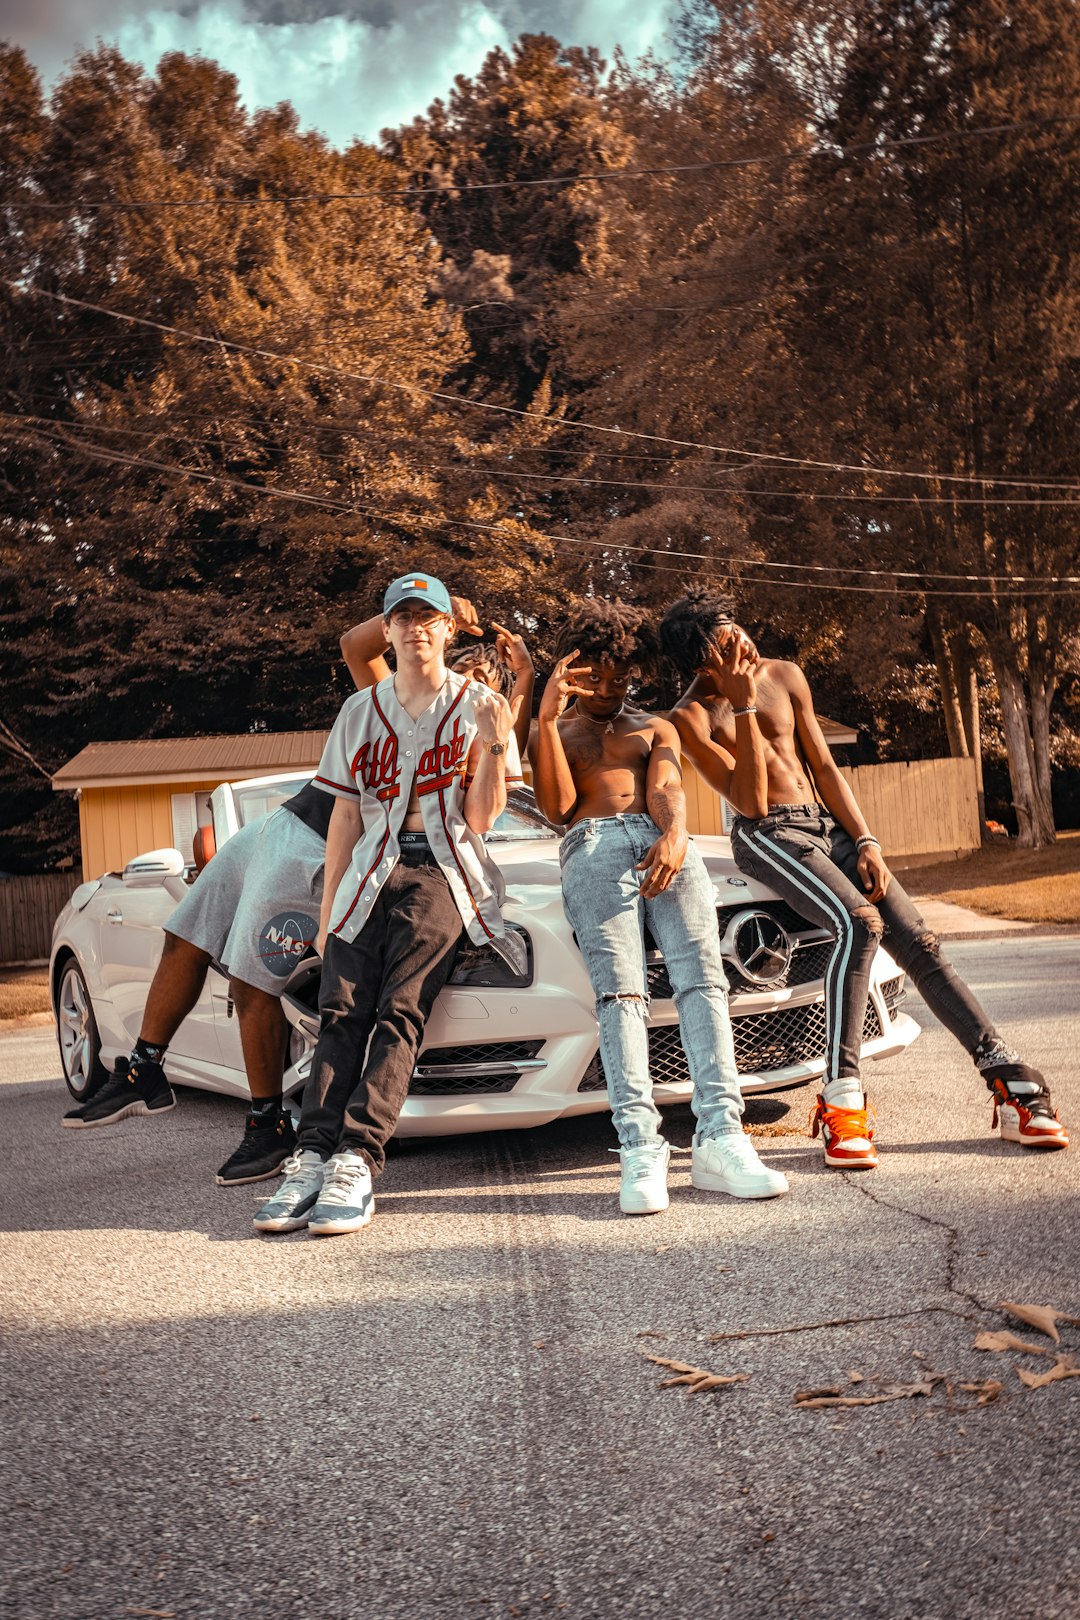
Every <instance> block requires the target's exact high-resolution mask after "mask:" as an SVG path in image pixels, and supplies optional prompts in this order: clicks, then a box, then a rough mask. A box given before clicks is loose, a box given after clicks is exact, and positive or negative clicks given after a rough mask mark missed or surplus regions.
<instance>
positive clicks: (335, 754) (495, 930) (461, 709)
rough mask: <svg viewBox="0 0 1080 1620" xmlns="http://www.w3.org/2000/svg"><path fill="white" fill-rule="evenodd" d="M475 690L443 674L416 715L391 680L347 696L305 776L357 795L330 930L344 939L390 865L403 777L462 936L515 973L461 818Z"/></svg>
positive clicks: (340, 793)
mask: <svg viewBox="0 0 1080 1620" xmlns="http://www.w3.org/2000/svg"><path fill="white" fill-rule="evenodd" d="M484 690H485V688H483V687H478V686H476V685H475V684H474V683H473V682H472V681H469V680H467V679H466V677H465V676H464V675H459V674H458V673H457V672H456V671H455V670H450V671H449V673H448V674H447V677H446V683H445V685H444V686H443V688H442V690H441V691H440V692H439V694H438V696H437V697H436V699H435V701H434V702H433V703H432V705H431V707H430V708H428V709H425V710H424V712H423V714H421V715H420V716H419V717H418V718H417V719H415V720H414V719H413V718H412V716H411V715H410V714H409V713H407V711H406V710H405V709H403V708H402V706H401V704H400V703H399V702H398V700H397V697H396V695H395V692H394V677H393V676H392V675H391V676H388V677H387V679H386V680H384V681H380V682H379V684H378V686H374V687H368V688H367V689H366V690H365V691H363V692H356V693H355V694H354V695H353V696H352V697H350V698H349V699H348V700H347V701H346V702H345V704H344V705H343V706H342V709H341V711H340V713H339V714H338V717H337V720H336V721H335V722H334V729H333V731H331V733H330V736H329V738H328V739H327V743H326V747H325V749H324V750H323V756H322V759H321V760H320V762H319V770H318V774H317V776H316V777H315V781H316V782H317V783H318V785H319V786H320V787H321V788H322V789H323V790H324V792H326V793H332V794H335V795H336V796H337V797H338V798H349V799H359V801H360V813H361V816H362V817H363V822H364V830H363V833H362V834H361V837H360V840H359V842H358V843H357V844H356V847H355V848H354V850H353V853H352V861H351V864H350V865H349V867H348V868H347V870H346V872H345V876H344V877H343V878H342V880H341V883H340V885H339V887H338V891H337V894H336V895H335V896H334V904H333V910H332V912H331V915H330V932H331V933H333V934H336V935H337V936H338V937H339V938H340V939H344V940H354V939H355V938H356V936H357V934H359V932H360V930H361V929H362V928H363V926H364V923H365V922H366V921H367V919H368V917H369V916H370V914H371V908H372V906H373V905H374V904H375V900H376V897H377V895H378V893H379V890H380V889H381V888H382V886H383V884H384V883H385V882H386V879H387V878H388V877H389V875H390V873H391V872H392V871H393V870H394V867H395V866H396V864H397V861H398V856H399V854H400V848H399V844H398V834H399V833H400V832H401V829H402V825H403V823H404V820H405V813H406V810H407V809H408V804H409V798H410V795H411V792H412V787H413V782H414V780H415V783H416V792H417V798H418V801H419V805H420V813H421V816H422V817H423V822H424V831H425V833H426V834H427V839H428V843H429V844H430V845H431V850H432V853H433V854H434V856H435V858H436V860H437V861H438V863H439V865H440V867H441V868H442V870H443V872H444V874H445V876H446V880H447V882H448V883H449V885H450V892H451V893H452V894H453V896H454V899H455V901H456V902H457V908H458V910H459V912H460V913H461V918H462V921H463V922H464V924H465V928H466V930H467V932H468V935H469V938H470V939H471V940H473V941H474V942H475V943H476V944H477V945H483V944H488V945H492V946H494V948H495V949H496V950H497V951H499V953H500V955H502V956H503V957H505V959H506V960H507V961H508V962H509V963H510V965H511V966H512V967H514V968H515V969H517V970H518V971H523V970H524V968H525V966H526V959H525V949H524V946H523V944H522V942H521V940H520V939H519V938H518V937H517V935H515V934H512V933H511V934H507V932H506V930H505V928H504V925H503V920H502V913H501V912H500V910H499V904H500V901H501V899H502V894H503V888H502V880H501V875H500V873H499V870H498V868H497V867H496V865H495V863H494V862H493V861H492V859H491V857H490V856H489V855H488V852H487V850H486V849H485V847H484V842H483V839H482V838H480V837H479V835H478V834H477V833H474V832H473V831H472V829H471V828H470V827H469V826H468V825H467V823H466V821H465V814H464V804H465V767H466V763H467V761H468V757H469V749H470V748H471V746H472V743H473V740H474V738H475V737H476V719H475V715H474V703H475V698H476V695H477V693H478V692H482V691H484ZM506 779H507V786H508V787H509V786H514V785H516V784H519V783H520V782H521V780H522V777H521V758H520V755H519V754H518V747H517V742H516V739H515V737H514V734H513V733H512V732H511V734H510V739H509V741H508V743H507V745H506Z"/></svg>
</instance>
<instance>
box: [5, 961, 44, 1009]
mask: <svg viewBox="0 0 1080 1620" xmlns="http://www.w3.org/2000/svg"><path fill="white" fill-rule="evenodd" d="M51 1005H52V1004H51V1002H50V1000H49V970H48V968H47V967H0V1020H3V1019H5V1018H25V1017H26V1016H27V1015H28V1014H29V1013H42V1012H48V1011H49V1009H50V1006H51Z"/></svg>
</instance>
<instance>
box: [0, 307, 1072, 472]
mask: <svg viewBox="0 0 1080 1620" xmlns="http://www.w3.org/2000/svg"><path fill="white" fill-rule="evenodd" d="M0 283H2V284H3V285H5V286H7V287H8V288H10V290H11V291H13V292H23V293H25V294H26V295H28V296H36V297H40V298H47V299H50V300H51V301H52V302H54V303H58V304H65V305H68V306H70V307H71V308H74V309H85V310H89V311H90V312H91V313H93V314H97V315H106V316H109V317H110V318H111V319H113V320H119V321H126V322H128V323H130V324H131V325H133V326H144V327H149V328H150V329H151V330H154V331H158V332H167V333H169V334H171V335H172V336H174V337H179V338H182V339H184V340H185V341H188V342H192V343H204V344H206V345H208V346H209V347H211V348H217V349H223V350H228V351H231V352H233V353H236V354H250V355H254V356H255V357H256V358H257V359H261V360H273V361H275V362H276V363H277V364H278V365H292V366H298V367H300V368H301V369H302V370H305V371H315V372H321V373H323V374H325V375H328V376H338V377H344V378H347V379H348V380H350V381H352V382H363V383H370V384H373V385H374V386H375V387H380V388H388V389H391V390H393V391H394V392H397V393H406V394H411V395H419V396H420V397H421V398H424V399H432V400H437V401H439V402H440V403H442V404H448V405H460V406H464V407H466V408H467V409H470V410H478V411H487V412H490V413H493V414H497V415H499V416H512V417H516V418H518V419H522V420H525V421H528V422H532V423H535V424H540V423H546V424H550V425H551V426H552V427H553V428H556V429H558V428H564V429H565V428H576V429H578V430H579V431H581V432H589V433H602V434H606V435H609V436H614V437H622V438H628V439H635V440H638V441H639V442H641V443H648V444H665V445H671V446H673V447H674V448H676V449H682V450H705V451H708V452H710V453H712V454H715V455H738V456H743V457H744V458H745V459H746V460H747V461H752V462H764V463H768V464H771V465H775V466H788V467H797V468H810V469H813V470H817V471H826V472H848V473H857V474H859V475H860V476H862V477H875V478H921V479H924V480H928V481H930V482H933V483H942V484H974V485H977V486H979V487H980V488H984V489H985V488H986V487H987V486H995V487H998V488H1002V489H1056V490H1059V491H1061V490H1064V491H1066V492H1069V491H1080V484H1075V483H1055V482H1054V481H1052V480H1046V479H1037V478H998V477H996V476H982V477H979V476H976V475H973V474H967V473H943V472H937V471H932V470H927V471H924V470H912V469H908V468H901V467H879V466H875V465H873V464H872V463H869V462H864V463H861V464H860V463H851V462H843V461H816V460H813V459H811V458H809V457H805V456H788V455H782V454H780V453H778V452H776V451H765V450H746V449H742V448H740V447H739V446H738V445H721V444H704V443H702V442H701V441H700V440H697V439H676V438H671V437H668V436H667V435H664V434H659V433H638V432H636V431H634V430H633V429H631V428H616V427H607V426H605V425H604V424H602V423H599V422H583V421H580V420H577V419H573V418H568V417H562V416H553V415H549V414H545V413H543V412H540V411H526V410H521V409H519V408H518V407H517V406H514V405H495V404H492V403H491V402H490V401H487V400H472V399H465V398H463V397H462V396H461V395H460V394H451V393H449V392H448V391H446V390H443V389H435V388H424V387H422V386H421V385H420V384H419V383H398V382H393V381H391V380H390V379H389V378H385V377H378V376H374V375H372V374H371V373H369V372H356V371H348V370H346V369H345V368H343V367H341V366H334V365H331V364H330V363H329V362H327V361H318V360H305V359H303V358H302V357H301V356H299V355H290V354H280V353H278V352H276V351H275V350H273V349H260V348H256V347H254V346H253V345H252V344H247V343H237V342H235V341H234V340H233V339H230V338H223V337H213V336H210V335H209V334H207V333H205V332H190V331H187V330H186V329H185V328H183V327H179V326H172V325H170V324H169V323H167V322H165V321H152V320H149V319H148V318H147V317H146V316H143V315H129V314H127V313H125V312H124V311H123V310H117V309H109V308H108V307H107V306H105V305H103V304H95V303H91V302H90V301H89V300H88V299H84V298H72V297H70V295H68V294H67V293H55V292H48V291H46V290H45V288H43V287H31V288H20V287H19V285H18V283H17V282H14V281H11V280H9V279H8V278H7V277H0Z"/></svg>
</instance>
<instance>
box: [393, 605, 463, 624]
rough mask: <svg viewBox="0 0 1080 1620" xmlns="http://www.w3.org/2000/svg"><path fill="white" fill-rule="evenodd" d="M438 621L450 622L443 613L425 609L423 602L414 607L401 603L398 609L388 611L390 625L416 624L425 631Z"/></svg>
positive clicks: (429, 608)
mask: <svg viewBox="0 0 1080 1620" xmlns="http://www.w3.org/2000/svg"><path fill="white" fill-rule="evenodd" d="M440 621H442V622H443V623H446V624H449V622H450V621H449V620H448V619H447V617H446V614H445V613H440V612H439V611H438V609H437V608H432V607H426V606H425V605H424V603H423V602H419V603H417V604H416V606H415V607H414V606H410V605H408V604H407V603H404V602H403V603H402V604H401V605H400V606H399V607H396V608H392V609H391V610H390V623H391V624H397V625H406V624H418V625H420V627H421V628H422V629H426V628H427V627H428V625H432V624H438V623H439V622H440Z"/></svg>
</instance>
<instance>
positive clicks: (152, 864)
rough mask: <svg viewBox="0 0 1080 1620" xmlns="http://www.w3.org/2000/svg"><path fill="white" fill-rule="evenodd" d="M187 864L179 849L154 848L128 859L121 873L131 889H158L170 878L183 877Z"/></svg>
mask: <svg viewBox="0 0 1080 1620" xmlns="http://www.w3.org/2000/svg"><path fill="white" fill-rule="evenodd" d="M185 865H186V863H185V861H184V857H183V856H182V855H181V853H180V851H179V850H178V849H152V850H151V851H150V853H149V854H148V855H136V857H135V859H134V860H133V861H128V863H127V865H126V866H125V867H124V870H123V872H122V873H121V874H120V875H121V878H122V880H123V882H124V883H126V884H127V886H128V888H129V889H156V888H157V887H158V886H159V885H160V884H162V883H167V882H168V880H169V879H170V878H178V877H183V875H184V869H185Z"/></svg>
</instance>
